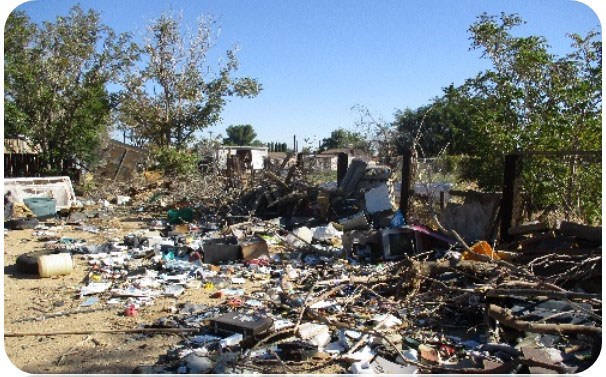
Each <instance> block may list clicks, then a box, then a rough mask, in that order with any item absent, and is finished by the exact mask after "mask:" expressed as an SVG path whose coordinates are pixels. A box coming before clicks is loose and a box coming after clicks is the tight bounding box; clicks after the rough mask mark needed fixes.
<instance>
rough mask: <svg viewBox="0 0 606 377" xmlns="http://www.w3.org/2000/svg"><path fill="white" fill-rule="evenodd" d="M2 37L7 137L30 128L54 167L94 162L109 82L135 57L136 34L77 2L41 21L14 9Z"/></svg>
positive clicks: (106, 116) (105, 115) (106, 118)
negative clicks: (107, 22)
mask: <svg viewBox="0 0 606 377" xmlns="http://www.w3.org/2000/svg"><path fill="white" fill-rule="evenodd" d="M4 43H5V46H6V50H5V58H4V64H5V72H4V80H5V90H4V103H5V105H4V106H5V118H4V122H5V125H6V127H5V137H15V136H16V135H17V134H23V135H25V136H26V137H27V138H29V139H30V140H31V141H32V143H33V144H35V145H38V146H39V147H40V149H41V153H40V157H41V159H42V160H43V162H44V165H45V166H46V167H47V169H49V170H53V169H55V168H56V166H57V165H58V164H57V162H58V161H60V160H63V159H77V160H79V161H80V162H82V163H85V164H86V163H91V162H93V161H94V160H95V157H96V151H95V148H96V146H97V145H98V143H99V141H100V138H101V136H102V135H104V134H106V133H105V128H106V126H107V125H108V123H109V115H110V105H111V101H110V96H109V94H108V92H107V90H106V88H105V85H106V84H107V83H109V82H111V81H113V80H116V79H117V78H118V77H119V76H120V75H122V74H124V72H125V69H127V67H128V66H129V65H130V63H131V62H132V61H133V59H135V58H136V52H135V49H134V46H133V45H132V44H131V43H130V36H129V35H128V34H120V35H116V34H115V33H114V32H113V31H112V30H111V29H110V28H109V27H107V26H105V25H103V24H101V23H100V20H99V14H98V13H97V12H95V11H93V10H89V11H87V12H85V11H83V10H82V9H81V8H80V7H78V6H75V7H73V8H71V10H70V11H69V13H68V15H67V16H60V17H57V18H56V20H55V22H44V23H43V24H42V25H41V26H38V25H36V24H34V23H32V22H31V21H30V20H29V18H28V17H27V16H26V15H25V14H24V13H23V12H13V13H12V14H11V15H10V16H9V17H8V19H7V21H6V27H5V34H4Z"/></svg>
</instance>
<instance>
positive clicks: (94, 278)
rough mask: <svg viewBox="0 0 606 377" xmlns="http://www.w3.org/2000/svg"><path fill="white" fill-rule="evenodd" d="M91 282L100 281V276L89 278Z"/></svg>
mask: <svg viewBox="0 0 606 377" xmlns="http://www.w3.org/2000/svg"><path fill="white" fill-rule="evenodd" d="M90 278H91V280H92V281H101V275H97V274H95V275H93V276H91V277H90Z"/></svg>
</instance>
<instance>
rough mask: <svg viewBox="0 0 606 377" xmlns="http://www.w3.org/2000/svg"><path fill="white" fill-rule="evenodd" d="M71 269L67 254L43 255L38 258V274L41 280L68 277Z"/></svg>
mask: <svg viewBox="0 0 606 377" xmlns="http://www.w3.org/2000/svg"><path fill="white" fill-rule="evenodd" d="M73 267H74V266H73V264H72V256H71V255H70V254H69V253H62V254H51V255H43V256H41V257H39V258H38V273H39V274H40V277H43V278H48V277H51V276H58V275H69V274H70V273H71V272H72V269H73Z"/></svg>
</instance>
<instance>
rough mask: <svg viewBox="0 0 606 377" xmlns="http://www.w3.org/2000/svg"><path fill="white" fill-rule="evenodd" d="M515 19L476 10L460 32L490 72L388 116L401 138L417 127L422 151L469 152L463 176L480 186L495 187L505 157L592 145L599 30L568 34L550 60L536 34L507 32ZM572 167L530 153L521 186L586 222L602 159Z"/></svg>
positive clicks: (597, 132)
mask: <svg viewBox="0 0 606 377" xmlns="http://www.w3.org/2000/svg"><path fill="white" fill-rule="evenodd" d="M523 23H524V21H523V20H522V19H521V18H520V17H519V16H518V15H515V14H513V15H508V14H504V13H502V14H501V15H500V16H491V15H487V14H482V15H481V16H479V17H478V19H477V20H476V22H475V23H473V24H472V25H471V26H470V28H469V32H470V33H471V38H470V39H471V48H472V49H474V50H479V51H480V52H481V53H482V58H483V59H487V60H488V61H489V62H490V63H491V68H490V69H487V70H485V71H483V72H480V73H479V74H478V75H476V76H475V77H473V78H470V79H468V80H466V81H465V83H464V84H463V85H461V86H460V87H456V88H455V87H453V86H452V85H451V86H450V87H448V88H446V89H445V91H444V95H443V96H441V97H439V98H436V99H434V100H433V101H432V103H430V104H429V105H427V106H423V107H421V108H418V109H416V110H410V109H407V110H404V111H400V112H398V113H397V114H396V122H395V123H396V124H397V125H398V129H399V131H400V135H399V137H400V138H401V140H403V142H410V141H411V140H413V139H414V136H415V135H417V134H418V133H421V136H422V137H421V138H420V140H421V142H420V145H421V147H422V149H424V150H425V151H426V152H427V153H428V155H432V154H435V153H437V152H438V151H440V150H441V149H442V148H445V147H448V151H449V152H450V153H464V154H468V155H470V156H472V157H474V158H470V159H467V160H465V161H466V163H465V164H464V165H463V169H462V172H463V178H465V179H468V180H472V181H475V182H477V183H478V185H479V186H480V188H482V189H486V190H499V189H500V188H501V187H502V185H503V161H504V156H505V155H506V154H509V153H512V152H515V151H530V150H533V151H558V150H568V151H571V150H600V149H601V138H602V123H601V113H602V97H601V92H602V87H601V81H602V71H601V66H602V43H601V41H600V40H599V38H598V35H599V34H598V32H595V31H592V32H590V33H588V34H587V35H586V36H580V35H578V34H570V35H569V37H570V38H571V41H572V43H571V47H572V52H570V53H569V54H567V55H565V56H561V57H559V56H556V55H554V54H552V53H550V52H549V46H548V44H547V41H546V40H545V38H543V37H540V36H516V35H514V33H513V30H514V29H515V28H516V27H518V26H519V25H521V24H523ZM578 163H579V161H574V160H573V161H555V160H553V159H551V160H542V161H540V163H539V159H534V161H533V163H531V164H530V163H529V164H527V167H526V169H525V170H524V182H525V183H524V185H525V189H526V190H527V191H528V192H532V194H533V196H534V197H533V201H534V202H535V203H537V204H541V205H549V204H555V203H557V204H558V205H562V204H564V205H565V206H566V207H569V208H571V207H572V206H573V202H574V203H576V207H577V208H581V211H582V212H583V217H584V218H585V219H591V218H596V217H597V216H599V213H598V212H599V208H600V207H601V165H599V164H594V165H590V166H589V165H588V167H587V168H584V169H578V167H579V165H578ZM573 186H574V187H573ZM591 197H593V199H591ZM583 203H585V204H583Z"/></svg>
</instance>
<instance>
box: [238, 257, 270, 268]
mask: <svg viewBox="0 0 606 377" xmlns="http://www.w3.org/2000/svg"><path fill="white" fill-rule="evenodd" d="M244 263H245V264H249V265H250V264H256V265H258V266H269V265H270V261H269V259H259V258H258V259H251V260H247V261H245V262H244Z"/></svg>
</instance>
